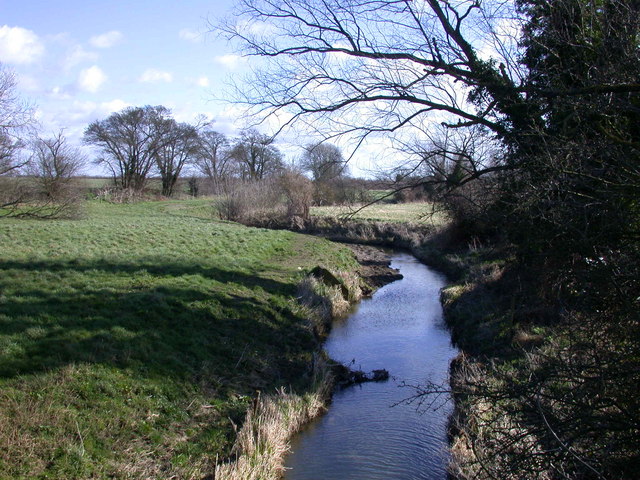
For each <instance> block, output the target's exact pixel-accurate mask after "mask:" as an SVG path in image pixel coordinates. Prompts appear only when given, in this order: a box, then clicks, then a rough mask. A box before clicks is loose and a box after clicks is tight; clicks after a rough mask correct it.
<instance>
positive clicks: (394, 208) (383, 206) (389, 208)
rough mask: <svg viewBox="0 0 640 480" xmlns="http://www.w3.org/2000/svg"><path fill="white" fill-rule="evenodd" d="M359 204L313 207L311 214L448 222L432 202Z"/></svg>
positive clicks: (382, 219) (386, 219)
mask: <svg viewBox="0 0 640 480" xmlns="http://www.w3.org/2000/svg"><path fill="white" fill-rule="evenodd" d="M359 208H361V206H359V205H355V206H337V207H313V208H312V209H311V214H312V215H316V216H333V217H346V216H349V217H351V218H353V219H356V220H371V221H380V222H411V223H420V224H423V225H434V226H440V225H443V224H444V223H446V221H447V217H446V215H445V214H444V213H443V212H441V211H437V209H436V208H435V207H434V204H432V203H426V202H413V203H376V204H374V205H370V206H368V207H365V208H363V209H362V210H359V211H358V209H359Z"/></svg>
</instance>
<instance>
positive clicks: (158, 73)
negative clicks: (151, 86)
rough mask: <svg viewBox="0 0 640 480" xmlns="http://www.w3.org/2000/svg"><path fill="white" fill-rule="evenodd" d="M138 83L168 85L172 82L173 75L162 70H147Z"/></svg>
mask: <svg viewBox="0 0 640 480" xmlns="http://www.w3.org/2000/svg"><path fill="white" fill-rule="evenodd" d="M138 81H140V82H143V83H158V82H167V83H170V82H172V81H173V75H171V73H169V72H163V71H162V70H156V69H155V68H149V69H147V70H145V71H144V72H143V73H142V75H140V78H139V79H138Z"/></svg>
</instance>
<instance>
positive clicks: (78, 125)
mask: <svg viewBox="0 0 640 480" xmlns="http://www.w3.org/2000/svg"><path fill="white" fill-rule="evenodd" d="M232 7H233V0H188V1H176V0H133V1H132V0H127V1H122V0H109V1H107V0H82V1H78V0H56V1H51V0H0V63H1V64H2V65H3V66H4V67H5V68H8V69H10V70H12V71H13V72H15V74H16V76H17V79H18V88H17V90H18V92H17V93H18V94H19V95H20V96H21V97H22V98H23V99H26V100H28V101H29V102H31V103H33V104H34V105H35V106H36V108H37V117H38V120H39V123H40V127H41V131H42V133H43V135H45V136H47V135H51V134H53V133H57V132H58V131H59V130H60V129H62V128H64V129H65V130H64V133H65V136H66V137H67V138H68V139H69V141H70V142H71V143H73V144H76V145H80V144H81V139H82V134H83V132H84V130H85V128H86V127H87V126H88V125H89V123H91V122H92V121H94V120H100V119H104V118H106V117H107V116H108V115H109V114H110V113H113V112H116V111H120V110H122V109H123V108H125V107H127V106H143V105H164V106H165V107H168V108H170V109H171V110H172V112H173V114H174V117H175V118H176V119H177V120H178V121H186V122H193V121H195V118H196V116H197V115H199V114H204V115H206V116H207V117H208V118H209V119H210V120H213V121H214V124H213V128H214V129H216V130H217V131H219V132H221V133H224V134H225V135H229V136H233V135H237V133H238V132H239V130H240V129H241V128H243V127H245V126H246V122H245V121H244V120H243V119H242V118H241V115H240V109H239V107H238V106H236V105H233V104H232V103H229V102H228V101H226V100H228V98H227V92H228V91H229V88H228V87H227V84H228V82H229V80H230V79H231V78H233V77H234V76H238V75H241V73H242V71H243V69H245V68H247V62H248V61H247V60H246V59H244V58H242V57H240V56H238V55H237V54H235V53H234V49H233V47H232V46H231V45H228V44H227V42H226V40H225V39H223V38H220V37H219V36H218V35H216V34H215V32H212V31H211V30H212V27H211V25H212V24H215V23H216V22H218V21H220V20H221V19H222V18H223V17H225V16H227V15H230V13H231V9H232ZM265 133H267V132H265ZM286 150H287V147H286V146H285V153H287V152H286ZM92 168H93V169H91V168H90V169H89V171H87V172H86V173H90V174H98V173H99V172H98V171H96V170H95V167H92Z"/></svg>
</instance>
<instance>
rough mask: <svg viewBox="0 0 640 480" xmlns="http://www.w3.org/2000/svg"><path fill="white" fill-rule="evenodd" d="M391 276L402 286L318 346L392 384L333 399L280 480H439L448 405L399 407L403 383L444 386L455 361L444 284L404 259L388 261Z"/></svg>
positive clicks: (369, 302)
mask: <svg viewBox="0 0 640 480" xmlns="http://www.w3.org/2000/svg"><path fill="white" fill-rule="evenodd" d="M392 267H394V268H398V269H400V273H402V274H403V275H404V278H403V279H402V280H399V281H396V282H394V283H391V284H389V285H386V286H385V287H382V288H381V289H380V290H378V291H377V292H376V293H375V294H374V295H373V297H372V298H371V299H366V300H363V301H362V302H361V303H360V305H359V306H358V307H357V310H356V311H355V312H354V313H353V314H352V315H350V316H349V317H348V318H346V319H344V320H342V321H339V322H337V323H336V324H334V326H333V330H332V331H331V334H330V336H329V338H328V339H327V341H326V343H325V350H326V351H327V352H328V354H329V356H330V357H331V358H333V359H335V360H338V361H340V362H342V363H344V364H351V363H352V362H353V361H354V360H355V362H354V364H353V365H352V366H353V367H355V368H356V369H360V370H363V371H367V372H368V371H371V370H374V369H381V368H385V369H387V370H388V371H389V373H390V375H391V377H392V378H391V379H390V380H389V381H387V382H383V383H364V384H361V385H357V386H352V387H349V388H347V389H345V390H342V391H338V392H336V393H335V395H334V397H333V402H332V404H331V406H330V407H329V411H328V412H327V414H326V415H324V416H322V417H321V418H319V419H318V420H317V421H316V422H314V423H313V424H311V425H310V426H309V427H308V428H306V429H305V430H304V431H303V432H302V433H301V434H300V435H298V436H297V437H296V439H294V442H293V447H292V449H293V453H292V454H291V455H289V457H288V461H287V465H286V466H287V468H288V471H287V474H286V479H287V480H375V479H381V480H382V479H385V480H392V479H397V480H405V479H406V480H408V479H412V480H413V479H445V478H446V472H445V468H446V462H447V458H448V457H447V440H446V425H447V418H448V416H449V414H450V413H451V403H450V402H449V401H448V399H447V398H446V397H441V398H439V399H437V401H436V404H435V405H434V407H436V406H437V407H439V408H437V409H435V410H434V408H427V404H423V405H422V408H418V405H417V404H416V403H415V402H414V403H412V404H406V403H403V400H406V399H408V398H409V397H411V396H412V394H414V390H413V389H412V388H410V387H407V386H403V385H405V384H406V385H417V384H424V383H426V382H429V381H431V382H434V383H443V382H444V383H446V382H447V378H448V366H449V362H450V360H451V359H452V358H453V357H454V356H455V355H456V351H455V350H454V349H453V348H452V347H451V344H450V336H449V333H448V332H447V330H446V329H445V327H444V325H443V321H442V308H441V306H440V302H439V298H440V295H439V290H440V288H441V287H442V286H443V285H444V277H442V276H441V275H439V274H438V273H436V272H434V271H432V270H430V269H429V268H428V267H426V266H424V265H422V264H421V263H419V262H418V261H417V260H416V259H415V258H414V257H412V256H411V255H408V254H394V255H393V258H392ZM443 403H444V405H443Z"/></svg>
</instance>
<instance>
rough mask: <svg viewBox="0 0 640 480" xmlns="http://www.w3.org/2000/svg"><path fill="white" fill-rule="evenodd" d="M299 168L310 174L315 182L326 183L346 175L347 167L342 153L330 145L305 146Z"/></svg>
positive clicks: (315, 144)
mask: <svg viewBox="0 0 640 480" xmlns="http://www.w3.org/2000/svg"><path fill="white" fill-rule="evenodd" d="M300 166H301V167H302V168H303V169H304V170H305V171H307V172H309V173H311V176H312V177H313V180H314V181H315V182H327V181H331V180H333V179H335V178H338V177H340V176H342V175H344V174H346V170H347V165H346V161H345V159H344V157H343V156H342V152H341V151H340V149H339V148H338V147H336V146H335V145H333V144H331V143H324V142H322V143H313V144H309V145H307V146H306V148H305V150H304V153H303V154H302V159H301V161H300Z"/></svg>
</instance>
